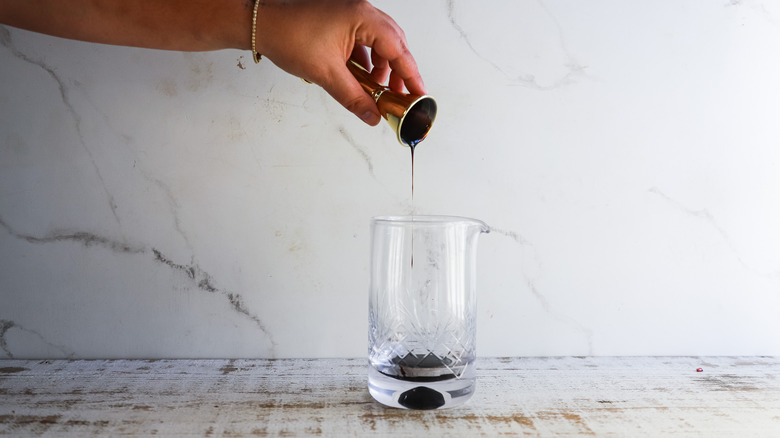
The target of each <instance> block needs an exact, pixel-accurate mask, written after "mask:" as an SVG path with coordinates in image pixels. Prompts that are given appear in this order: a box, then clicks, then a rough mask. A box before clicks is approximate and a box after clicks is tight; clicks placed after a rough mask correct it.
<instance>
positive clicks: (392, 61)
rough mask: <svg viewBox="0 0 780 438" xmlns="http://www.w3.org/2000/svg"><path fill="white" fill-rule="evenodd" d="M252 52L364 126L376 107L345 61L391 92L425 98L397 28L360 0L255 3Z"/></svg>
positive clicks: (375, 115)
mask: <svg viewBox="0 0 780 438" xmlns="http://www.w3.org/2000/svg"><path fill="white" fill-rule="evenodd" d="M260 1H261V2H262V3H261V4H260V8H259V10H258V14H257V37H256V40H257V51H258V52H260V53H261V54H263V56H264V57H267V58H268V59H270V60H271V61H273V63H274V64H276V65H277V66H278V67H279V68H281V69H283V70H285V71H287V72H288V73H290V74H293V75H296V76H298V77H301V78H303V79H306V80H307V81H309V82H313V83H315V84H318V85H320V86H321V87H322V88H323V89H325V91H327V92H328V93H329V94H330V95H331V96H332V97H333V98H334V99H336V101H338V102H339V103H340V104H342V105H343V106H344V107H345V108H347V109H348V110H349V111H351V112H352V113H354V114H355V115H357V116H358V117H359V118H360V119H362V120H363V121H364V122H366V123H368V124H369V125H376V124H378V123H379V121H380V119H381V117H380V115H379V111H378V110H377V107H376V103H375V102H374V101H373V99H371V97H370V96H369V95H368V94H366V93H365V92H364V91H363V89H362V88H361V86H360V84H359V83H358V82H357V80H356V79H355V78H354V77H353V76H352V74H351V73H349V70H348V69H347V67H346V64H347V61H348V60H349V59H350V57H354V58H355V60H356V61H358V62H359V63H361V64H363V65H364V66H366V67H368V65H367V63H368V53H367V50H366V47H368V48H370V49H371V55H370V58H371V63H372V64H373V66H374V67H373V69H371V73H372V76H373V77H374V78H375V79H376V80H377V82H379V83H385V81H388V82H387V85H388V86H389V87H390V88H391V89H393V90H394V91H399V92H404V88H405V89H406V90H408V92H410V93H413V94H426V90H425V85H424V84H423V81H422V78H421V77H420V73H419V72H418V70H417V64H416V63H415V61H414V58H413V57H412V54H411V53H410V52H409V49H408V47H407V45H406V37H405V36H404V33H403V31H402V30H401V28H400V27H399V26H398V24H396V22H395V21H393V19H392V18H390V17H389V16H388V15H387V14H385V13H383V12H382V11H380V10H378V9H376V8H375V7H373V6H372V5H371V4H369V3H368V2H367V1H365V0H302V1H285V0H269V1H264V2H263V0H260Z"/></svg>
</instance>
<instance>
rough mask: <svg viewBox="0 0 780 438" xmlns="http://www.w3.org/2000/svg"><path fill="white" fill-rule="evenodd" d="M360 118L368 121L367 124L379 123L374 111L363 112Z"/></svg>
mask: <svg viewBox="0 0 780 438" xmlns="http://www.w3.org/2000/svg"><path fill="white" fill-rule="evenodd" d="M360 119H361V120H363V121H364V122H366V123H368V124H369V125H376V124H377V123H379V120H377V119H378V116H377V115H376V113H373V112H371V111H366V112H364V113H363V114H362V115H361V116H360Z"/></svg>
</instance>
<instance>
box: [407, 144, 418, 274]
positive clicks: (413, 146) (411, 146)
mask: <svg viewBox="0 0 780 438" xmlns="http://www.w3.org/2000/svg"><path fill="white" fill-rule="evenodd" d="M417 143H419V142H417ZM417 143H413V144H410V145H409V149H411V150H412V215H413V216H414V148H415V146H417ZM412 220H414V218H412ZM412 269H414V229H412Z"/></svg>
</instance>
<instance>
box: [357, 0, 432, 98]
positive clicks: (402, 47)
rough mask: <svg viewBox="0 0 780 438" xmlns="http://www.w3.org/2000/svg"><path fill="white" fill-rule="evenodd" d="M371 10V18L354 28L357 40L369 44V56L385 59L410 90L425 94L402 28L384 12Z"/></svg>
mask: <svg viewBox="0 0 780 438" xmlns="http://www.w3.org/2000/svg"><path fill="white" fill-rule="evenodd" d="M375 10H376V12H377V13H376V14H375V15H374V17H372V18H373V20H371V22H369V23H366V25H365V26H362V27H361V28H360V29H358V33H357V35H356V39H357V40H358V43H359V44H362V45H364V46H368V47H371V54H372V58H373V57H374V56H377V58H383V59H385V60H387V63H388V64H389V66H390V68H391V69H392V72H393V75H394V76H397V77H400V78H401V79H403V82H404V84H405V85H406V89H407V90H409V92H410V93H412V94H420V95H422V94H426V93H427V91H426V89H425V84H424V83H423V80H422V76H421V75H420V72H419V70H418V69H417V63H416V62H415V60H414V57H413V56H412V53H411V52H410V51H409V48H408V46H407V44H406V36H405V35H404V33H403V31H402V30H401V28H400V27H399V26H398V24H397V23H396V22H395V21H393V19H392V18H390V17H389V16H388V15H387V14H385V13H384V12H382V11H380V10H378V9H375Z"/></svg>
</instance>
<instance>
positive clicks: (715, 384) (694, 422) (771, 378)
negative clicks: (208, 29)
mask: <svg viewBox="0 0 780 438" xmlns="http://www.w3.org/2000/svg"><path fill="white" fill-rule="evenodd" d="M366 366H367V364H366V360H365V359H316V360H315V359H283V360H151V361H141V360H106V361H104V360H96V361H83V360H78V361H66V360H54V361H46V360H44V361H23V360H0V434H8V435H11V436H20V435H22V436H23V435H52V436H54V435H56V436H63V435H70V436H88V435H110V436H124V435H130V436H148V435H162V436H170V435H187V436H193V435H194V436H318V435H325V436H360V437H362V436H413V435H419V434H421V433H425V434H426V435H428V434H430V435H431V436H442V435H446V436H448V437H473V436H498V435H518V436H523V435H527V436H589V435H595V436H630V437H633V436H669V435H672V436H702V437H718V436H735V437H736V436H738V437H748V436H761V437H778V436H780V380H778V376H780V358H774V357H616V358H614V357H613V358H609V357H582V358H577V357H558V358H480V359H479V367H478V368H479V371H478V383H477V385H478V386H477V393H476V394H475V395H474V397H473V398H472V399H471V400H470V401H469V402H468V403H467V404H466V405H465V406H463V407H460V408H455V409H451V410H441V411H405V410H398V409H391V408H385V407H383V406H382V405H380V404H378V403H376V402H374V401H373V400H372V399H371V397H370V396H369V394H368V392H367V390H366ZM697 368H701V369H702V371H700V372H697Z"/></svg>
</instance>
